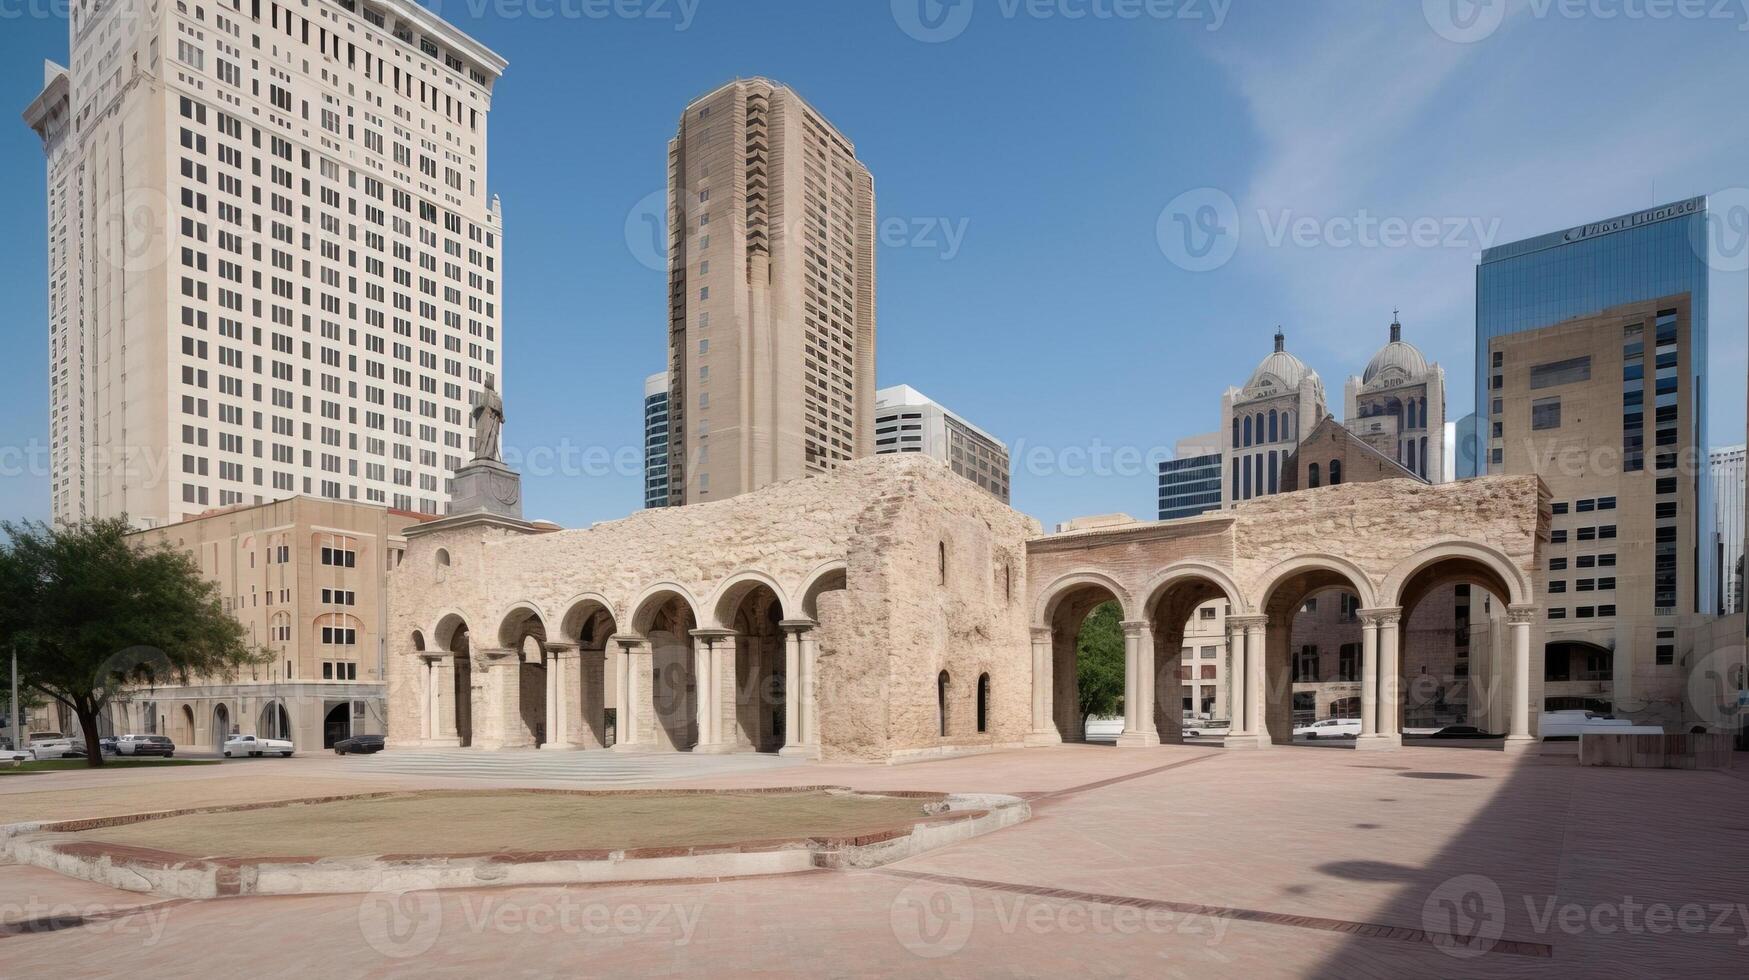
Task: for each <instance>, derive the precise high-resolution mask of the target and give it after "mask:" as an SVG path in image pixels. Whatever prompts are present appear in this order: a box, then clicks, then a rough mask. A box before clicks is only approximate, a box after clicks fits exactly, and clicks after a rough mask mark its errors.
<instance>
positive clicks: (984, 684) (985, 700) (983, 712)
mask: <svg viewBox="0 0 1749 980" xmlns="http://www.w3.org/2000/svg"><path fill="white" fill-rule="evenodd" d="M989 730H990V675H989V674H979V675H978V734H980V735H982V734H984V733H985V732H988V731H989Z"/></svg>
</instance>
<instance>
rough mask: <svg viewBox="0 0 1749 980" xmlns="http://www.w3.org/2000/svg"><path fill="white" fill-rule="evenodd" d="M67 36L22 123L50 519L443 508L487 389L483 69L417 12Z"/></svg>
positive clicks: (495, 316) (183, 14)
mask: <svg viewBox="0 0 1749 980" xmlns="http://www.w3.org/2000/svg"><path fill="white" fill-rule="evenodd" d="M69 35H70V51H71V55H72V56H71V59H70V65H69V66H68V67H66V68H62V67H60V66H58V65H53V64H50V65H48V66H47V68H46V71H45V80H44V87H43V90H42V92H41V94H40V95H39V96H38V97H37V98H36V100H35V101H34V102H32V103H31V105H30V107H29V108H28V109H27V110H26V112H25V120H26V122H27V123H29V125H30V126H31V127H32V128H33V129H35V130H36V131H37V133H38V134H39V135H40V136H41V137H42V141H43V147H44V151H45V153H46V155H47V158H48V269H49V302H48V306H49V353H50V384H49V392H50V395H49V397H50V423H49V424H50V437H51V445H52V450H51V467H52V474H51V479H52V484H53V490H52V495H53V501H52V513H53V516H54V519H55V520H56V521H58V522H62V523H66V522H73V521H78V520H81V519H84V518H90V517H113V516H118V515H123V514H125V515H127V516H128V517H129V518H131V519H132V520H133V522H134V523H135V524H136V525H137V526H139V527H157V526H162V525H165V524H171V523H174V522H176V521H179V520H182V519H184V518H187V517H190V516H192V515H196V514H200V513H202V512H204V511H207V510H209V509H211V508H213V507H223V506H234V505H237V504H248V503H258V502H262V501H268V500H275V499H282V498H286V497H291V496H294V495H300V494H301V495H306V496H316V497H323V498H327V499H330V500H344V501H357V502H360V503H373V504H380V505H383V506H387V507H393V508H398V509H402V510H418V511H423V512H428V513H439V512H441V510H442V505H443V503H444V501H445V500H446V499H447V496H448V494H447V490H446V482H445V481H446V480H447V478H448V476H449V474H450V472H451V471H453V470H454V469H456V468H457V467H459V466H460V465H461V464H462V463H463V462H464V461H465V460H466V459H468V458H470V455H471V454H470V451H469V450H470V447H469V445H468V440H469V435H470V429H469V426H468V412H469V408H470V397H471V396H472V394H473V393H474V392H476V391H478V390H479V389H480V388H481V387H483V385H484V384H485V383H486V382H487V381H488V380H492V381H500V380H501V370H502V366H501V353H502V335H501V333H500V329H499V327H500V323H501V320H502V317H501V308H500V303H501V296H502V289H501V285H502V268H501V263H500V258H501V256H502V254H503V238H502V224H501V219H500V215H499V210H498V206H497V203H496V201H494V200H492V199H491V198H490V197H489V195H488V193H487V189H486V188H487V184H486V179H487V175H486V119H487V114H488V112H489V110H490V108H491V101H492V88H493V85H494V84H495V83H496V81H497V79H498V76H499V73H500V72H501V71H502V70H503V69H504V66H505V62H504V60H503V59H502V58H500V57H499V56H498V55H496V54H494V53H492V52H491V51H489V50H487V49H486V48H484V47H482V46H481V45H480V44H479V43H477V42H475V41H474V40H472V39H470V38H469V37H467V36H466V35H464V34H462V33H461V32H459V31H457V30H456V29H455V28H453V27H451V26H450V25H448V24H446V23H444V22H443V21H441V20H439V19H438V18H437V17H435V16H433V15H432V14H431V13H429V12H428V11H426V10H425V9H424V8H422V7H420V6H419V5H417V4H415V3H413V2H411V0H356V2H355V0H307V2H300V3H296V4H293V3H289V2H284V0H281V2H272V0H213V2H209V3H204V4H197V3H186V4H184V3H162V4H160V3H152V4H150V5H145V4H139V3H119V4H96V3H92V2H89V0H79V2H75V3H74V4H73V7H72V9H71V11H70V23H69ZM500 387H501V385H500Z"/></svg>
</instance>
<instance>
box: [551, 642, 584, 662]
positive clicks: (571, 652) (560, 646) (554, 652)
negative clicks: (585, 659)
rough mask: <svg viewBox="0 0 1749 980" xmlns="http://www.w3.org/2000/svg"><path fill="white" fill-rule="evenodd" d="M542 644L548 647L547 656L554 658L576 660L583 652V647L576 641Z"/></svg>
mask: <svg viewBox="0 0 1749 980" xmlns="http://www.w3.org/2000/svg"><path fill="white" fill-rule="evenodd" d="M542 646H544V647H546V651H547V656H549V657H552V658H553V659H554V660H576V659H577V658H578V657H580V656H582V653H583V651H582V648H581V647H580V646H579V645H578V644H575V643H565V642H560V643H544V644H542Z"/></svg>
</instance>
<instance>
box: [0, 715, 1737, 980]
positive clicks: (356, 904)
mask: <svg viewBox="0 0 1749 980" xmlns="http://www.w3.org/2000/svg"><path fill="white" fill-rule="evenodd" d="M387 760H388V757H387V756H385V757H384V762H385V763H386V762H387ZM346 761H353V760H346ZM707 768H708V767H707ZM310 769H311V770H312V771H311V773H310V775H309V776H308V777H306V778H307V779H309V780H310V781H312V782H324V783H332V782H337V781H340V777H335V776H334V775H332V773H333V772H338V771H344V772H346V773H347V774H348V775H346V776H345V777H343V778H344V779H345V780H347V781H351V782H353V783H355V784H358V785H368V784H369V783H370V777H369V776H368V775H367V773H366V771H365V770H363V769H359V768H357V767H352V766H340V765H332V764H331V765H327V766H319V767H316V766H312V767H310ZM166 774H168V771H166ZM289 777H290V771H289V770H288V771H287V778H289ZM32 778H33V779H34V778H37V777H32ZM55 778H59V777H58V776H57V777H55ZM396 778H397V779H398V780H402V781H408V780H412V781H428V782H430V781H432V780H424V777H414V776H406V775H398V776H397V777H396ZM179 781H180V780H179ZM186 781H187V783H188V785H190V786H192V785H195V781H194V780H192V779H187V780H186ZM761 781H764V782H765V783H766V784H777V783H789V782H792V781H803V782H836V783H848V784H851V785H857V786H859V787H866V788H883V787H886V788H896V787H901V786H904V787H910V788H920V789H930V788H941V787H946V786H951V787H952V788H959V789H990V790H1004V791H1010V792H1022V793H1026V794H1028V795H1031V796H1032V797H1033V799H1034V804H1035V817H1034V819H1033V820H1031V821H1029V822H1027V823H1025V824H1022V825H1021V826H1018V827H1015V828H1011V829H1009V830H1006V831H1002V832H1000V833H997V834H992V835H989V836H987V837H982V838H978V839H976V840H972V841H967V842H965V843H962V844H958V845H955V846H952V847H948V848H944V849H942V850H939V851H935V852H932V853H929V854H925V855H921V856H919V857H916V858H912V859H910V860H907V861H903V862H899V863H898V864H895V865H891V866H888V867H886V868H882V869H878V870H874V871H867V872H848V873H846V872H818V873H813V874H807V875H801V876H795V877H788V878H781V879H758V880H746V881H727V882H715V883H674V884H660V885H645V886H625V885H617V886H604V887H598V888H582V887H573V888H521V889H485V890H474V891H459V892H448V893H442V894H435V893H429V892H414V893H411V894H408V895H401V896H392V895H383V896H365V897H363V898H362V899H361V898H360V897H359V896H311V897H302V898H251V899H235V900H227V901H219V902H207V903H179V902H159V901H156V900H152V899H149V898H142V896H137V895H129V894H127V893H122V892H113V891H110V890H107V889H96V888H93V887H92V886H89V885H84V884H82V883H79V882H72V881H69V880H68V879H64V878H60V877H58V876H55V875H51V874H48V873H46V872H41V871H38V870H36V869H33V868H20V867H0V921H4V922H8V923H13V925H11V926H10V927H9V928H8V929H5V930H0V962H4V963H5V964H6V967H5V972H6V973H7V974H8V975H19V976H27V975H66V974H69V973H74V974H78V975H82V976H109V975H114V976H121V975H127V976H133V977H138V976H168V975H173V974H180V973H182V972H185V971H186V969H187V968H189V966H190V965H191V964H199V968H200V970H201V971H202V972H208V971H222V972H228V973H248V974H252V975H262V974H266V975H279V974H282V973H283V974H291V973H297V974H299V975H318V976H332V975H372V976H393V975H404V974H415V973H416V974H420V975H439V976H451V975H453V976H466V975H480V974H482V973H483V974H487V975H501V974H503V973H505V972H508V971H514V972H516V973H519V974H523V975H530V976H541V975H549V974H558V973H564V974H567V975H578V974H581V975H613V974H628V973H636V974H640V975H674V974H680V973H683V972H684V973H699V972H705V971H709V972H711V973H713V974H719V975H721V974H740V973H752V972H768V973H769V972H785V973H792V972H804V971H805V972H807V973H812V974H825V975H834V976H846V975H858V976H860V975H874V974H892V973H905V974H908V975H909V974H921V975H942V976H987V975H993V974H1000V975H1004V976H1046V975H1064V974H1074V975H1090V974H1091V975H1144V974H1145V975H1149V976H1167V977H1171V976H1183V977H1197V978H1204V977H1227V976H1232V977H1263V976H1319V977H1324V976H1329V977H1336V976H1343V977H1357V976H1358V977H1371V976H1376V977H1393V978H1395V977H1421V976H1428V977H1435V976H1441V977H1443V976H1488V977H1492V976H1501V977H1519V976H1525V977H1530V976H1536V977H1557V976H1558V977H1571V976H1600V975H1619V976H1628V975H1688V976H1741V975H1742V974H1743V964H1744V963H1745V962H1749V908H1745V907H1744V903H1749V890H1746V889H1745V886H1744V883H1743V882H1744V877H1743V876H1744V874H1745V871H1744V869H1745V868H1749V781H1745V780H1743V779H1739V778H1736V776H1735V775H1723V774H1718V773H1685V772H1674V771H1672V772H1663V771H1628V770H1601V769H1581V768H1578V767H1576V766H1554V765H1543V764H1536V763H1534V762H1532V763H1520V762H1518V761H1516V760H1513V759H1510V758H1508V757H1506V756H1504V755H1502V754H1500V753H1491V752H1476V751H1463V750H1456V749H1441V748H1423V749H1405V750H1403V751H1401V752H1398V753H1393V754H1381V755H1361V754H1357V753H1342V752H1326V751H1316V750H1310V749H1293V748H1278V749H1273V750H1270V751H1265V752H1256V753H1236V752H1235V753H1225V752H1222V751H1220V750H1210V749H1203V748H1192V747H1183V746H1163V747H1160V748H1158V749H1144V750H1117V749H1108V748H1098V747H1092V746H1066V747H1063V748H1060V749H1051V750H1033V751H1028V752H1013V753H1003V754H999V755H992V756H983V757H971V758H964V759H954V760H943V761H939V762H932V763H926V764H919V765H913V766H901V767H885V766H878V767H877V766H834V765H805V766H794V767H784V768H774V769H771V770H769V771H763V772H755V771H739V772H727V773H714V774H711V775H709V776H708V777H706V778H704V779H702V780H700V782H709V783H720V784H725V785H753V784H756V783H759V782H761ZM444 782H449V783H454V782H457V780H454V779H453V778H446V779H445V780H444ZM470 782H471V784H473V785H480V784H481V781H479V780H471V778H470ZM675 783H676V781H669V782H667V783H665V785H674V784H675ZM174 787H175V782H167V783H166V784H164V789H165V790H166V792H176V790H175V788H174ZM7 802H8V798H7V797H6V796H5V795H0V808H4V807H5V806H6V805H7ZM80 805H81V806H88V805H90V801H89V800H87V801H86V802H85V803H81V804H80ZM19 896H28V897H31V898H34V899H35V904H34V905H33V906H31V907H30V909H29V910H27V909H25V907H24V904H23V900H22V899H20V898H19ZM142 901H145V902H147V903H148V904H146V905H144V906H140V905H139V903H140V902H142ZM6 902H12V903H13V906H12V907H11V908H8V907H6V906H5V903H6ZM57 906H59V907H58V908H57ZM21 920H25V921H28V922H30V923H32V925H22V924H19V923H20V922H21ZM33 928H34V929H39V930H41V931H35V932H32V931H28V930H31V929H33ZM7 932H10V933H11V934H10V935H7V934H6V933H7ZM1454 936H1455V937H1456V938H1453V937H1454ZM318 937H319V941H313V940H315V939H317V938H318Z"/></svg>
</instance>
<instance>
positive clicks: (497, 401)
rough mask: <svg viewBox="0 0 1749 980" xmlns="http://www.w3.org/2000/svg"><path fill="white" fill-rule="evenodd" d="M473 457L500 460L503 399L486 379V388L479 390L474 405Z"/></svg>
mask: <svg viewBox="0 0 1749 980" xmlns="http://www.w3.org/2000/svg"><path fill="white" fill-rule="evenodd" d="M473 418H474V458H475V459H477V460H478V459H484V460H489V461H491V462H494V463H497V462H502V460H501V459H500V458H499V453H498V441H499V437H500V434H501V433H502V432H503V431H504V399H502V398H500V397H499V396H498V392H497V390H496V389H495V388H493V387H492V379H490V378H487V379H486V390H485V391H482V392H480V402H479V404H477V405H475V406H474V416H473Z"/></svg>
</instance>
